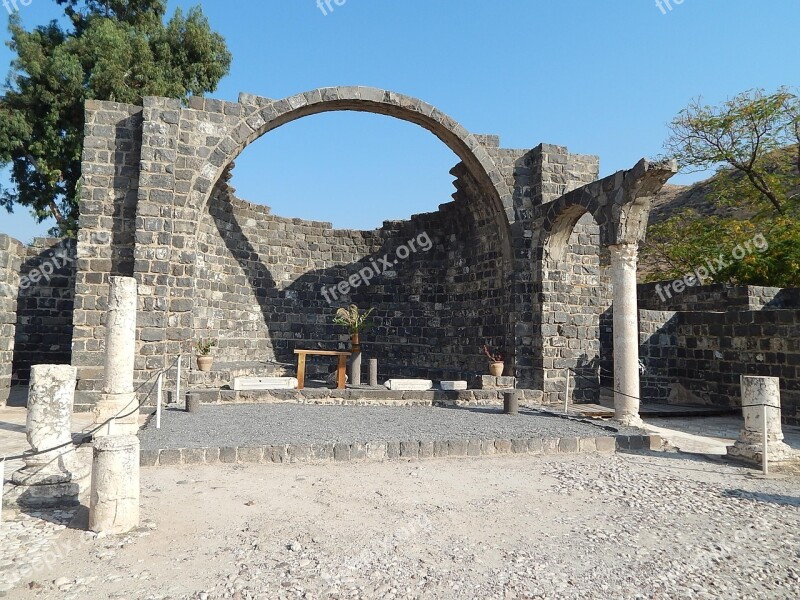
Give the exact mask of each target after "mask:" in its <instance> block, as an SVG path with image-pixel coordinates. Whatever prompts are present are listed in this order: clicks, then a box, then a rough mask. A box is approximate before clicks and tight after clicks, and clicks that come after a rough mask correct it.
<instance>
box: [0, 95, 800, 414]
mask: <svg viewBox="0 0 800 600" xmlns="http://www.w3.org/2000/svg"><path fill="white" fill-rule="evenodd" d="M341 110H353V111H366V112H372V113H377V114H382V115H387V116H391V117H395V118H399V119H403V120H406V121H409V122H412V123H415V124H417V125H419V126H421V127H423V128H425V129H427V130H429V131H430V132H431V133H433V134H434V135H435V136H437V137H438V138H439V139H440V140H441V141H442V142H444V143H445V144H446V145H447V146H448V147H449V148H450V149H452V150H453V152H455V154H456V155H458V157H459V158H460V159H461V162H460V163H459V164H458V165H456V166H455V167H454V168H453V170H452V171H451V173H452V175H453V177H454V186H455V190H456V191H455V193H454V194H453V198H452V201H450V202H448V203H446V204H442V205H441V206H440V207H439V210H438V211H437V212H434V213H429V214H422V215H415V216H413V217H411V218H410V219H409V220H407V221H390V222H385V223H384V225H383V227H381V228H379V229H376V230H374V231H351V230H335V229H333V228H332V227H331V225H330V224H328V223H322V222H311V221H304V220H301V219H291V218H283V217H278V216H275V215H272V214H271V213H270V210H269V208H267V207H266V206H263V205H257V204H252V203H250V202H247V201H245V200H242V199H240V198H238V197H237V196H236V194H235V190H234V189H233V188H232V187H231V185H230V183H229V181H230V178H231V174H232V169H233V165H234V161H235V159H236V158H237V157H238V156H239V154H240V153H241V152H242V151H243V150H244V149H245V148H246V147H247V146H248V145H249V144H251V143H253V142H255V141H256V140H258V139H259V138H260V137H261V136H263V135H265V134H267V133H269V131H271V130H272V129H275V128H277V127H280V126H281V125H284V124H286V123H288V122H290V121H293V120H296V119H299V118H302V117H306V116H309V115H313V114H317V113H321V112H327V111H341ZM82 168H83V182H82V188H81V194H82V195H81V220H80V230H79V233H78V240H77V248H76V252H77V254H76V255H75V256H76V258H75V260H74V262H72V263H69V262H66V261H61V264H59V266H58V268H57V269H55V273H54V274H53V275H52V276H51V277H50V278H49V279H48V280H47V281H46V282H45V281H40V282H38V284H37V285H32V286H29V287H26V288H25V289H22V287H21V286H20V283H19V282H20V279H21V278H22V277H25V276H27V274H29V273H30V270H31V269H32V268H36V267H35V266H37V265H41V264H42V263H44V262H46V261H48V260H51V255H52V252H53V250H54V249H56V250H57V249H58V248H61V246H57V244H58V242H57V241H51V242H46V241H39V242H37V246H36V247H34V248H25V247H23V246H22V245H21V244H19V243H18V242H16V241H15V240H11V239H10V238H8V237H7V236H0V284H2V285H3V286H4V289H5V290H6V291H8V294H6V295H5V297H4V299H3V304H2V305H1V306H0V328H2V331H3V344H4V345H3V346H0V355H2V358H3V360H2V365H1V366H0V368H1V369H2V370H0V389H3V388H5V389H7V388H8V386H9V385H10V384H11V383H12V380H13V382H14V383H24V382H25V379H26V376H27V375H26V373H27V370H28V369H29V368H30V365H31V363H32V361H33V360H35V358H34V357H35V356H36V354H35V352H34V351H31V348H35V347H37V346H38V347H39V348H41V350H42V352H45V353H48V356H47V360H46V362H52V363H59V362H65V363H71V364H72V365H73V366H75V367H76V368H77V369H78V380H79V383H78V390H77V392H76V397H75V403H76V408H77V409H79V410H80V409H84V410H88V409H91V408H92V407H93V406H95V405H96V404H97V402H98V400H99V398H100V396H101V394H102V393H103V389H102V387H103V365H104V354H105V350H104V348H105V342H104V336H105V331H104V329H105V328H104V315H105V310H106V299H107V297H108V285H109V281H110V278H111V277H112V276H123V277H133V278H135V280H136V282H137V283H138V287H139V298H140V299H139V313H138V321H137V330H136V336H137V344H138V348H137V354H136V372H135V380H136V381H137V382H141V381H145V380H147V378H148V376H149V375H150V374H152V373H153V372H155V371H157V370H159V369H162V368H165V367H167V366H168V365H170V364H171V363H172V362H173V360H174V358H175V357H176V356H178V355H179V354H183V355H184V356H189V355H192V354H193V347H194V343H195V341H196V340H197V339H199V338H203V337H205V338H208V337H211V338H218V339H219V342H220V343H219V347H218V348H217V349H216V351H215V361H216V363H217V365H223V366H225V368H226V369H227V370H228V371H230V372H231V373H233V372H235V373H237V374H251V375H258V376H270V375H292V374H293V372H292V368H291V367H289V366H286V365H288V364H290V363H292V362H293V360H294V357H293V355H292V352H293V349H294V348H296V347H310V348H314V347H326V348H340V349H345V348H347V347H348V343H347V336H346V335H343V330H342V329H341V328H339V327H336V326H334V325H333V324H332V323H331V321H330V317H331V315H332V313H333V311H334V309H335V307H336V306H341V305H345V304H348V303H351V302H352V303H356V304H358V305H360V306H362V307H366V306H372V307H375V309H376V310H375V321H376V323H377V326H376V327H375V328H374V329H373V330H371V331H370V333H369V334H368V335H366V336H364V339H363V340H362V349H363V352H364V356H365V357H369V358H377V359H378V360H379V367H380V370H381V373H380V376H381V378H382V379H388V378H390V377H418V378H425V379H433V380H459V379H469V380H471V379H472V378H473V376H475V375H476V374H484V373H486V359H485V357H484V356H483V355H482V353H481V348H482V346H483V344H485V343H486V344H489V345H490V346H492V347H494V348H497V349H499V350H501V351H503V352H504V353H505V355H506V357H507V358H506V372H505V375H507V376H510V377H515V378H516V385H517V387H519V388H522V389H525V390H526V399H527V400H532V401H536V402H542V403H560V402H563V401H564V397H565V393H566V392H565V388H566V377H567V373H568V371H567V369H568V368H574V369H576V370H578V371H579V372H582V373H586V375H587V376H586V377H576V378H574V380H573V382H572V391H571V396H572V400H575V401H593V402H597V401H599V400H600V399H601V391H600V383H602V384H603V385H604V386H608V387H612V386H614V385H616V388H617V389H619V390H621V391H624V392H626V393H628V394H630V395H638V394H639V389H640V387H639V386H640V383H639V373H638V368H639V364H638V362H639V358H640V357H644V359H645V361H646V362H647V363H648V367H650V368H649V369H648V371H647V373H646V374H645V376H644V384H643V386H642V389H643V390H644V391H645V397H647V395H648V394H649V392H650V391H652V392H653V393H654V394H655V395H656V396H657V397H658V399H661V400H669V398H668V397H664V394H665V392H664V390H665V389H666V390H668V391H669V390H670V389H671V388H670V386H665V385H663V381H664V379H669V380H670V381H671V382H673V383H675V382H677V384H678V385H679V386H680V388H681V389H683V390H684V392H685V394H684V399H685V398H689V399H690V400H692V401H697V402H704V403H714V404H728V405H731V404H733V405H735V404H736V402H738V396H739V395H738V391H737V393H735V394H733V395H732V396H731V395H727V391H728V388H726V387H724V385H727V380H726V383H725V384H724V385H723V384H722V382H718V381H717V380H718V379H719V378H721V377H723V376H724V375H725V372H724V371H723V372H720V371H719V370H716V371H715V364H716V363H715V361H720V364H723V363H724V364H726V365H727V364H733V363H737V364H739V363H741V364H742V365H745V364H750V365H751V366H748V367H747V369H750V370H752V371H754V372H753V373H752V374H763V375H773V374H775V373H774V371H775V370H776V369H775V368H773V367H774V365H776V364H779V365H781V367H780V368H779V369H777V370H779V371H780V375H781V377H782V378H783V381H784V385H785V386H786V389H784V390H782V392H783V398H784V402H785V403H787V404H788V405H789V406H790V408H791V410H788V411H786V410H785V415H787V419H788V420H789V422H791V419H796V418H797V415H798V412H797V407H798V406H800V391H798V382H799V381H800V377H798V373H797V372H796V371H797V368H798V367H800V364H798V362H797V358H798V357H799V356H800V348H798V345H797V344H796V343H795V342H787V344H786V345H785V347H783V348H777V347H776V348H773V347H771V346H770V345H769V344H770V343H772V342H768V343H766V346H767V347H765V348H762V349H763V354H764V359H763V360H762V361H760V362H759V361H756V362H754V361H752V360H750V357H749V355H747V353H748V352H750V351H751V350H752V349H751V348H749V347H740V346H741V342H738V341H737V342H729V341H728V340H729V339H730V340H734V339H736V340H738V339H739V338H740V337H741V335H740V334H741V332H740V331H739V329H738V328H739V325H740V323H739V322H738V321H737V319H738V318H740V317H739V315H740V313H741V310H739V309H743V307H739V308H735V307H733V305H732V307H731V308H730V313H731V314H732V315H733V316H732V317H730V318H729V317H717V316H713V315H716V311H717V310H718V307H712V306H709V307H708V308H707V309H706V307H704V306H701V307H699V309H698V310H699V312H698V311H695V307H694V306H691V305H688V306H685V305H681V306H678V304H679V303H680V302H686V303H688V300H687V298H688V297H689V294H687V295H686V296H685V297H684V298H681V299H676V300H675V301H674V302H673V303H672V305H668V306H659V305H658V304H657V301H655V300H653V298H651V297H650V296H646V295H645V296H643V286H639V288H638V293H639V302H638V303H639V305H640V307H641V306H643V307H644V308H645V309H646V310H643V311H638V313H637V297H636V296H637V287H636V279H635V275H636V270H635V269H636V257H637V246H638V243H639V242H640V240H641V239H642V238H643V236H644V234H645V229H646V226H647V222H648V215H649V211H650V205H651V202H652V199H653V197H654V196H655V195H656V194H657V193H658V192H659V190H660V189H661V187H662V186H663V184H664V183H665V182H666V181H667V180H668V179H669V178H670V177H671V176H672V175H673V174H674V167H673V166H672V165H659V164H651V163H648V162H647V161H641V162H639V163H638V164H637V165H635V166H634V167H633V168H632V169H630V170H628V171H622V172H619V173H616V174H614V175H611V176H609V177H606V178H604V179H601V180H598V174H599V161H598V158H597V157H594V156H584V155H576V154H571V153H570V152H568V150H567V149H566V148H563V147H559V146H552V145H546V144H542V145H539V146H537V147H535V148H533V149H532V150H529V149H521V150H517V149H506V148H501V147H500V142H499V138H498V137H497V136H492V135H475V134H471V133H469V132H468V131H466V130H465V129H464V128H463V127H462V126H461V125H459V124H458V123H457V122H456V121H454V120H453V119H451V118H450V117H448V116H447V115H445V114H443V113H441V112H440V111H438V110H437V109H435V108H434V107H433V106H431V105H429V104H427V103H425V102H422V101H420V100H417V99H415V98H410V97H407V96H403V95H400V94H396V93H394V92H390V91H385V90H378V89H372V88H364V87H338V88H323V89H318V90H314V91H311V92H308V93H304V94H298V95H296V96H292V97H290V98H286V99H283V100H272V99H267V98H261V97H256V96H251V95H247V94H242V95H241V96H240V98H239V101H238V102H224V101H219V100H211V99H205V98H192V99H190V101H189V103H188V105H186V106H183V105H182V104H181V103H180V102H179V101H177V100H171V99H165V98H145V99H144V102H143V106H133V105H127V104H118V103H112V102H99V101H90V102H87V105H86V137H85V143H84V154H83V166H82ZM423 235H424V236H426V237H427V238H428V239H429V240H430V242H431V245H430V250H429V251H427V252H416V253H411V254H410V255H409V256H408V258H407V259H405V260H402V261H400V262H398V264H397V265H395V267H394V268H393V269H391V270H386V271H384V272H382V273H381V274H380V275H378V276H376V277H374V278H373V279H372V281H371V285H369V286H361V287H359V288H357V289H353V290H351V291H350V293H348V294H339V295H338V296H337V298H336V299H335V301H334V302H333V304H332V305H331V304H329V303H328V301H327V300H326V298H325V297H324V294H323V293H322V292H323V290H325V289H331V288H333V287H334V286H336V285H337V284H338V283H339V282H341V281H347V280H348V279H349V278H350V277H351V276H352V275H353V274H355V273H358V272H359V271H360V270H361V269H363V268H364V267H366V266H368V265H370V264H371V263H372V261H374V260H376V258H377V257H381V256H384V255H389V256H393V255H394V254H395V252H396V250H397V248H398V247H400V246H401V245H403V244H404V243H406V242H408V241H409V240H413V239H420V236H423ZM48 247H49V249H48ZM700 289H701V288H697V290H694V291H693V292H692V293H693V294H694V295H695V296H694V297H696V295H697V293H700V292H698V290H700ZM17 290H18V291H17ZM709 293H710V292H709ZM744 293H745V294H748V293H750V292H748V291H745V292H744ZM718 295H723V296H724V295H725V292H724V291H723V292H720V293H719V294H718ZM8 298H10V299H8ZM612 306H613V307H615V308H616V310H612ZM796 307H797V305H792V304H790V305H789V306H788V307H785V306H782V307H780V314H781V316H780V319H781V320H780V321H779V322H780V323H784V324H785V325H786V327H792V326H796V323H797V311H796V310H794V309H795V308H796ZM711 308H713V309H714V311H713V315H712V310H711ZM750 308H752V307H748V310H749V309H750ZM773 308H775V309H776V310H778V307H773ZM722 310H725V307H723V308H722ZM789 313H791V319H790V320H783V319H789ZM774 314H777V313H774ZM698 315H700V316H698ZM637 317H638V318H637ZM726 319H727V320H726ZM706 320H710V321H713V322H714V323H715V324H718V325H719V327H720V329H719V330H718V333H717V334H715V335H710V334H708V329H702V324H703V323H705V322H706ZM771 322H772V320H771V317H769V318H767V319H763V320H762V319H759V320H757V321H755V320H754V321H753V322H752V325H754V326H755V325H756V323H764V325H765V326H766V324H767V323H771ZM683 323H686V325H684V324H683ZM695 324H696V325H697V326H698V328H697V329H696V330H695V329H692V327H693V326H694V325H695ZM670 328H674V331H673V330H672V329H670ZM751 329H752V331H751ZM755 329H756V327H752V328H749V329H748V330H747V334H746V335H747V336H757V335H758V334H759V333H763V335H764V336H767V335H768V333H769V332H767V331H766V330H763V331H762V330H760V331H759V332H756V331H755ZM54 331H59V332H60V333H59V334H58V335H57V336H56V337H57V339H54V338H53V332H54ZM668 332H669V333H668ZM70 334H71V335H70ZM68 337H69V338H70V340H69V341H71V345H70V346H67V344H66V342H67V338H68ZM13 338H16V350H15V347H14V343H13V342H10V340H11V339H13ZM698 339H703V340H705V341H704V342H703V344H704V345H703V347H702V350H703V354H699V355H698V356H697V357H695V356H694V354H693V351H694V350H695V349H698V346H697V342H696V340H698ZM769 339H774V335H771V336H769ZM726 344H727V345H730V346H731V348H726V347H724V346H725V345H726ZM737 344H738V345H737ZM745 346H746V345H745ZM717 347H718V348H717ZM729 350H730V352H729ZM734 351H739V355H737V356H734V353H733V352H734ZM718 355H719V356H721V358H718ZM690 356H691V358H690ZM39 362H45V361H42V360H39ZM12 364H13V368H12ZM615 366H616V375H617V380H616V382H614V380H613V378H612V376H611V373H614V372H615ZM762 367H763V369H762ZM737 369H738V367H737ZM761 370H764V371H766V372H760V371H761ZM707 371H708V377H711V382H709V380H708V379H703V377H705V376H706V375H705V374H706V372H707ZM598 373H599V374H600V376H599V377H598ZM733 375H734V373H731V382H730V385H731V386H733V385H734V382H733ZM191 377H192V380H191V381H190V383H191V385H192V387H195V388H197V387H201V388H202V387H211V388H214V387H216V388H218V387H220V386H221V385H223V384H227V383H230V381H229V380H223V379H220V377H222V376H221V375H220V372H219V371H218V372H216V373H212V374H211V375H204V374H203V375H201V374H199V373H194V372H193V373H192V374H191ZM648 378H649V379H648ZM512 381H513V380H512ZM659 381H660V382H661V383H658V382H659ZM709 383H711V384H712V385H713V388H714V389H713V390H710V389H709ZM717 383H720V385H717ZM672 387H673V388H674V387H675V386H674V385H673V386H672ZM676 389H677V388H676ZM617 400H618V404H619V405H620V406H618V409H621V410H622V414H623V416H624V415H625V414H628V415H634V414H635V412H636V409H637V407H636V406H626V405H625V402H624V399H623V398H618V399H617ZM618 416H619V414H618Z"/></svg>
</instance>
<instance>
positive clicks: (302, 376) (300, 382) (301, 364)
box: [297, 354, 306, 390]
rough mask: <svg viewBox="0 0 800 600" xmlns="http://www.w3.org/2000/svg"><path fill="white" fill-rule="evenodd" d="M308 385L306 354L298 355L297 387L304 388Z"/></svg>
mask: <svg viewBox="0 0 800 600" xmlns="http://www.w3.org/2000/svg"><path fill="white" fill-rule="evenodd" d="M305 386H306V355H305V354H298V355H297V389H298V390H302V389H303V388H304V387H305Z"/></svg>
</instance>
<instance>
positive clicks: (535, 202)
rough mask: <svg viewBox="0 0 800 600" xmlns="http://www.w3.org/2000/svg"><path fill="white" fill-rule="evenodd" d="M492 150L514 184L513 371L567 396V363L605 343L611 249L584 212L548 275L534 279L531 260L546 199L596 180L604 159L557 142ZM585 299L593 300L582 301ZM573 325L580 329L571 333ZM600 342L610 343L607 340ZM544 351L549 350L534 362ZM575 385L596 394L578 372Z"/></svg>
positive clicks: (547, 395) (548, 396) (550, 394)
mask: <svg viewBox="0 0 800 600" xmlns="http://www.w3.org/2000/svg"><path fill="white" fill-rule="evenodd" d="M498 141H499V140H498ZM488 151H489V153H490V155H492V157H493V158H494V160H495V161H496V162H497V164H498V165H501V172H502V173H503V176H504V177H505V179H506V182H507V184H508V186H509V187H510V188H511V189H512V190H513V199H514V202H513V204H514V216H515V219H514V222H513V223H512V239H513V250H514V262H513V264H514V268H513V273H512V277H511V279H512V283H511V286H512V299H511V303H512V306H513V307H514V312H513V315H512V318H513V322H514V343H513V346H514V348H515V350H516V360H515V372H516V376H517V378H518V380H519V383H520V385H521V386H524V387H530V388H533V389H538V390H542V391H543V392H544V395H543V401H544V402H549V403H557V402H563V399H564V393H565V386H566V367H567V366H571V367H580V368H584V366H585V365H586V363H587V362H588V363H591V362H592V360H593V359H594V357H595V356H596V355H597V354H598V353H599V352H600V350H601V342H600V337H599V335H598V330H599V327H600V317H599V315H602V314H603V312H604V307H605V308H607V307H608V306H609V305H610V291H609V290H610V287H609V285H610V283H609V281H608V276H607V272H606V271H607V266H608V257H607V256H603V255H602V253H603V250H602V249H601V248H600V244H599V227H598V226H597V223H596V222H594V220H593V219H592V218H591V216H588V215H587V216H585V217H583V218H582V219H581V220H579V222H578V223H577V224H576V225H575V228H574V230H573V231H572V234H571V236H570V238H569V241H568V252H567V253H566V256H565V257H564V260H562V261H561V262H560V264H558V265H553V268H552V269H550V271H549V274H548V277H547V278H546V279H542V278H539V279H537V273H536V269H535V268H534V266H535V264H536V261H537V260H539V259H540V258H541V257H539V256H537V248H536V239H537V237H538V230H539V229H540V228H541V224H542V221H543V215H544V214H545V208H546V207H547V205H549V204H550V203H552V202H553V201H554V200H555V199H557V198H559V197H561V196H562V195H564V194H566V193H567V192H570V191H572V190H575V189H577V188H580V187H581V186H584V185H587V184H589V183H591V182H593V181H595V180H597V177H598V174H599V172H600V161H599V158H598V157H597V156H592V155H583V154H573V153H570V152H569V151H568V150H567V148H565V147H563V146H555V145H552V144H540V145H539V146H537V147H535V148H533V149H532V150H514V149H506V148H496V149H494V150H493V149H492V148H488ZM594 244H597V245H594ZM551 291H552V294H550V295H549V296H547V294H548V293H550V292H551ZM587 299H588V300H589V302H590V304H586V303H585V300H587ZM545 304H549V306H548V307H547V308H545ZM564 313H566V314H567V315H568V316H567V318H566V319H564V316H563V315H564ZM573 333H574V334H575V337H569V338H568V336H571V335H572V334H573ZM578 335H580V336H581V337H580V338H579V337H578ZM583 336H585V337H583ZM544 346H548V348H547V349H546V350H545V348H544ZM602 350H603V352H605V351H606V350H605V347H604V346H603V347H602ZM540 353H541V354H543V355H544V356H542V359H541V361H539V364H537V360H538V359H537V355H539V354H540ZM556 363H558V367H557V368H556ZM575 386H577V387H575ZM573 387H575V390H574V391H573V396H574V397H576V398H579V399H582V400H595V399H596V396H597V392H596V386H592V385H590V384H589V383H588V382H587V381H586V380H578V383H573Z"/></svg>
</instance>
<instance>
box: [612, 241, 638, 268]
mask: <svg viewBox="0 0 800 600" xmlns="http://www.w3.org/2000/svg"><path fill="white" fill-rule="evenodd" d="M608 249H609V250H610V251H611V260H612V261H615V262H616V261H619V262H622V263H627V264H628V265H631V266H633V267H634V268H635V267H636V266H637V264H638V261H639V245H638V244H614V245H611V246H609V247H608Z"/></svg>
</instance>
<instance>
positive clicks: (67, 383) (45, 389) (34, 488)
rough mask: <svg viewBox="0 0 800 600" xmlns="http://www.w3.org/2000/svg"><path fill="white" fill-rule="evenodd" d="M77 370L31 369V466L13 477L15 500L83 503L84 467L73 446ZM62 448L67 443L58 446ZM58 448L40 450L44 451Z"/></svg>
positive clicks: (24, 503) (47, 504)
mask: <svg viewBox="0 0 800 600" xmlns="http://www.w3.org/2000/svg"><path fill="white" fill-rule="evenodd" d="M76 373H77V369H75V367H71V366H69V365H35V366H33V367H32V368H31V381H30V389H29V391H28V417H27V423H26V429H27V437H28V443H29V444H30V446H31V449H30V450H29V451H28V452H26V453H25V459H24V460H25V466H24V467H23V468H22V469H20V470H19V471H16V472H15V473H14V474H13V475H12V476H11V482H12V483H13V484H14V485H15V486H16V487H15V488H14V489H13V490H12V491H11V492H10V494H9V496H10V497H11V499H10V500H8V501H9V502H12V503H16V504H18V505H19V506H25V507H54V506H64V505H72V504H77V503H78V496H79V493H80V487H79V483H78V480H79V479H81V478H83V477H85V476H86V475H87V474H88V469H85V468H81V465H80V464H79V461H78V459H77V456H76V454H75V446H73V445H72V405H73V402H74V401H75V378H76ZM58 446H63V447H61V448H57V447H58ZM49 448H57V449H55V450H51V451H49V452H44V453H43V454H39V452H40V451H42V450H47V449H49Z"/></svg>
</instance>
